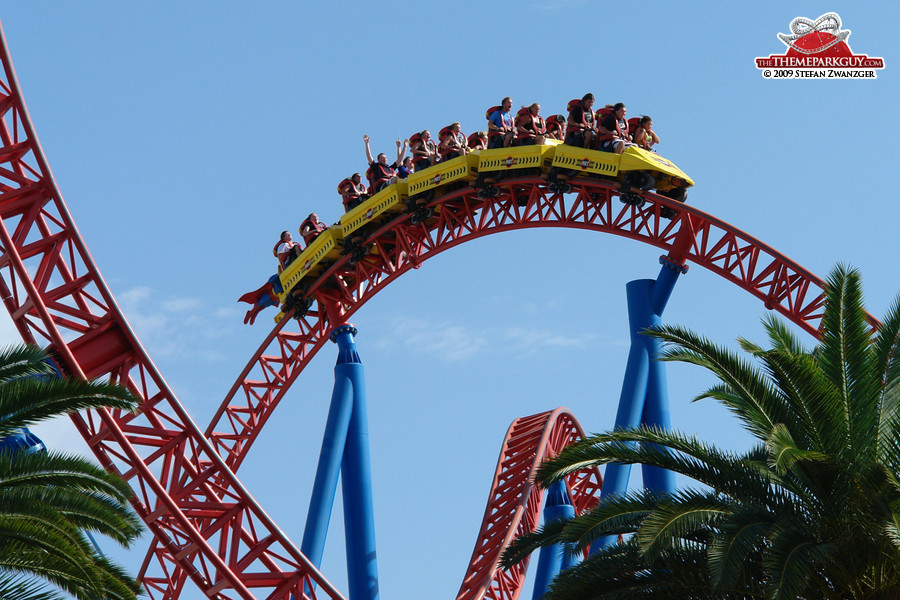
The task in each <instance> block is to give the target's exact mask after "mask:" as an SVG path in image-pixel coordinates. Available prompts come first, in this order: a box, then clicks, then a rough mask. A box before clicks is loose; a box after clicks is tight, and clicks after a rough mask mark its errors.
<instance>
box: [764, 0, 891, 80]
mask: <svg viewBox="0 0 900 600" xmlns="http://www.w3.org/2000/svg"><path fill="white" fill-rule="evenodd" d="M789 29H790V33H779V34H778V39H779V40H781V41H782V42H783V43H784V45H785V46H787V51H786V52H785V53H784V54H770V55H769V56H768V57H759V56H758V57H756V68H757V69H759V70H760V71H762V75H763V77H765V78H766V79H876V78H877V77H878V74H877V71H879V70H881V69H883V68H884V59H883V58H881V57H871V56H868V55H866V54H854V53H853V51H852V50H850V46H849V45H848V44H847V38H848V37H850V30H849V29H842V24H841V17H840V16H838V14H837V13H833V12H831V13H825V14H824V15H822V16H821V17H819V18H818V19H816V20H815V21H813V20H811V19H807V18H806V17H797V18H796V19H794V20H793V21H791V24H790V26H789Z"/></svg>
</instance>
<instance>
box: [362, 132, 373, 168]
mask: <svg viewBox="0 0 900 600" xmlns="http://www.w3.org/2000/svg"><path fill="white" fill-rule="evenodd" d="M363 141H364V142H365V143H366V164H369V165H371V164H372V163H373V162H375V159H374V158H372V151H371V150H370V149H369V135H368V134H366V135H364V136H363Z"/></svg>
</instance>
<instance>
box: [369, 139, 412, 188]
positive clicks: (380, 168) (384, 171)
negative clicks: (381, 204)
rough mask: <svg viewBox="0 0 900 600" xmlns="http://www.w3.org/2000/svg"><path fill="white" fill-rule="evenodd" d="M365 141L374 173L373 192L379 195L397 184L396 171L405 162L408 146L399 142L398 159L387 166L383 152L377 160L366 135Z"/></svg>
mask: <svg viewBox="0 0 900 600" xmlns="http://www.w3.org/2000/svg"><path fill="white" fill-rule="evenodd" d="M363 141H364V142H365V143H366V160H367V161H368V162H369V169H370V170H371V172H372V176H371V181H372V191H373V192H374V193H376V194H377V193H378V192H380V191H381V190H383V189H384V188H386V187H387V186H389V185H391V184H394V183H397V175H396V172H395V170H396V169H397V167H398V166H399V165H400V163H401V162H402V161H403V155H404V154H405V153H406V144H405V143H403V144H401V142H400V140H397V159H396V160H394V162H393V163H392V164H390V165H389V164H387V155H386V154H385V153H384V152H382V153H380V154H379V155H378V157H377V159H375V158H372V150H371V149H370V148H369V136H368V135H364V136H363Z"/></svg>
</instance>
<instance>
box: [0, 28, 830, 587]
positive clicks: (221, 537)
mask: <svg viewBox="0 0 900 600" xmlns="http://www.w3.org/2000/svg"><path fill="white" fill-rule="evenodd" d="M0 36H2V32H0ZM2 42H3V50H2V56H0V60H2V62H3V69H2V73H0V221H2V226H0V252H2V254H0V296H2V300H3V303H4V304H5V306H6V308H7V310H8V311H9V313H10V315H11V316H12V318H13V321H14V323H15V326H16V328H17V330H18V331H19V333H20V335H21V336H22V339H23V340H25V341H26V342H31V343H37V344H41V345H44V346H46V347H47V348H48V350H49V351H50V352H51V353H53V355H54V356H55V357H56V359H57V360H58V362H59V363H60V365H61V366H62V367H63V368H64V369H65V370H67V371H68V372H69V373H71V374H73V375H75V376H79V377H88V378H94V377H101V378H109V379H110V380H113V381H118V382H121V383H124V384H125V385H128V386H129V387H130V388H131V389H132V390H133V391H134V392H135V393H136V394H138V395H139V396H140V397H141V398H142V400H143V402H142V405H141V409H142V411H141V413H140V414H139V415H131V414H120V413H110V412H107V411H97V412H90V413H86V414H84V415H81V416H76V417H75V418H74V421H75V423H76V425H77V427H78V428H79V430H80V431H81V433H82V435H83V436H84V438H85V439H86V440H87V442H88V444H89V445H90V447H91V448H92V449H93V451H94V453H95V454H96V455H97V457H98V459H99V460H100V461H101V462H102V463H103V464H104V465H105V466H106V467H107V468H109V469H110V470H113V471H116V472H118V473H120V474H121V475H122V476H123V477H125V478H126V479H127V480H129V482H130V483H131V485H132V489H133V490H134V492H135V499H134V504H135V507H136V509H137V511H138V512H139V514H140V515H141V516H142V517H143V519H144V520H145V522H146V523H147V524H148V527H149V528H150V529H151V531H153V533H154V536H155V539H156V541H155V546H154V549H153V551H152V553H151V555H148V559H147V561H145V565H144V568H143V569H142V572H143V573H146V572H147V571H148V570H152V571H153V575H152V576H145V577H144V578H143V580H144V583H145V585H146V586H147V588H148V592H149V593H150V595H151V597H154V598H162V597H165V598H174V597H177V596H178V594H179V593H180V591H181V589H182V587H183V585H184V584H185V582H186V580H187V579H188V578H189V579H191V580H192V581H193V583H194V584H196V585H197V586H198V588H199V589H200V590H202V592H203V593H204V594H205V595H206V596H208V597H216V598H248V599H249V598H254V597H257V596H261V597H267V598H284V599H287V598H289V597H297V598H299V597H303V595H304V593H303V592H304V588H307V589H313V588H316V589H318V590H319V597H322V596H326V595H327V596H328V597H331V598H340V597H341V596H340V594H339V593H338V592H337V591H336V590H335V589H334V588H333V587H332V586H331V585H330V584H329V583H328V582H327V581H326V580H325V579H324V578H323V577H322V576H321V575H320V574H319V573H318V572H317V571H316V570H315V569H314V568H313V567H312V566H311V565H310V564H309V562H308V561H307V560H306V558H305V557H304V556H303V555H302V554H301V553H300V552H299V550H297V548H296V547H295V546H294V545H293V544H292V543H291V541H290V540H289V539H287V538H286V536H284V534H283V533H282V532H281V531H280V530H279V529H278V527H277V526H276V525H275V524H274V523H273V522H272V521H271V519H270V518H269V517H268V516H267V515H266V514H265V512H264V511H263V510H262V509H261V508H260V507H259V506H258V505H257V504H256V503H255V501H254V500H253V499H252V497H251V496H250V495H249V494H248V492H247V491H246V490H245V489H244V488H243V487H242V485H241V484H240V482H239V481H238V480H237V478H236V477H235V475H234V471H235V470H236V469H237V468H238V467H239V466H240V464H241V461H242V460H243V458H244V456H245V455H246V452H247V451H248V449H249V448H250V446H251V445H252V443H253V441H254V439H255V438H256V436H257V435H258V433H259V431H260V429H261V427H262V426H263V425H264V424H265V422H266V421H267V419H268V418H269V417H270V415H271V412H272V410H273V409H274V408H275V406H276V405H277V404H278V402H279V401H280V400H281V398H282V397H283V395H284V394H285V392H286V391H287V389H288V388H289V387H290V385H291V384H292V383H293V382H294V381H295V380H296V378H297V377H298V375H299V374H300V372H301V371H302V370H303V368H304V367H305V365H306V364H307V363H308V362H309V360H310V359H311V358H312V356H314V355H315V353H316V352H317V351H318V350H319V349H320V348H321V347H322V346H324V344H325V340H327V339H328V334H329V333H330V332H331V330H332V329H334V327H336V326H339V325H342V324H344V323H346V322H347V319H348V318H349V317H350V316H351V315H352V314H353V313H354V312H355V311H356V310H358V309H359V308H360V307H361V306H362V305H363V304H365V302H366V301H367V300H368V299H369V298H371V297H372V296H374V295H375V294H376V293H377V292H378V291H379V290H381V289H382V288H383V287H385V286H386V285H387V284H389V283H390V282H391V281H393V280H394V279H396V278H397V277H399V276H400V275H402V274H403V273H405V272H406V271H408V270H409V269H411V268H415V267H417V266H419V265H420V264H421V263H422V262H423V261H424V260H427V259H428V258H429V257H431V256H434V255H436V254H438V253H440V252H442V251H444V250H447V249H449V248H452V247H454V246H456V245H458V244H461V243H464V242H466V241H468V240H472V239H476V238H478V237H481V236H484V235H489V234H492V233H498V232H502V231H510V230H514V229H521V228H527V227H571V228H579V229H588V230H593V231H600V232H606V233H612V234H615V235H620V236H624V237H628V238H631V239H635V240H639V241H642V242H645V243H648V244H651V245H653V246H656V247H658V248H661V249H662V250H663V251H665V252H667V254H668V260H670V261H672V262H674V263H676V264H679V265H681V264H684V263H685V262H686V261H690V262H693V263H695V264H698V265H700V266H703V267H705V268H707V269H709V270H711V271H713V272H715V273H717V274H719V275H721V276H722V277H724V278H725V279H727V280H729V281H731V282H733V283H735V284H736V285H738V286H739V287H741V288H742V289H744V290H746V291H748V292H749V293H751V294H753V295H754V296H756V297H757V298H759V299H760V300H762V301H763V302H764V303H765V305H766V306H767V307H768V308H771V309H775V310H777V311H779V312H780V313H782V314H783V315H784V316H786V317H787V318H788V319H789V320H791V321H793V322H794V323H796V324H797V325H798V326H800V327H801V328H802V329H804V330H806V331H808V332H810V333H812V334H815V332H816V330H817V329H818V322H819V320H820V318H821V305H822V291H821V285H822V284H821V281H820V280H819V279H817V278H816V277H814V276H813V275H811V274H810V273H809V272H807V271H806V270H804V269H802V268H801V267H799V266H798V265H796V264H795V263H793V262H792V261H790V260H789V259H787V258H786V257H784V256H783V255H781V254H779V253H777V252H775V251H774V250H772V249H771V248H769V247H768V246H766V245H764V244H762V243H761V242H759V241H758V240H756V239H754V238H752V237H750V236H748V235H747V234H745V233H743V232H741V231H739V230H737V229H736V228H734V227H732V226H731V225H728V224H727V223H724V222H722V221H720V220H718V219H716V218H715V217H712V216H710V215H707V214H705V213H703V212H701V211H699V210H697V209H695V208H692V207H689V206H683V205H679V204H677V203H674V202H673V201H671V200H669V199H667V198H663V197H660V196H656V195H654V194H650V193H646V194H644V197H645V199H646V200H648V203H647V204H646V205H645V206H644V207H643V208H636V207H634V206H630V205H623V204H621V203H620V202H619V201H618V191H617V190H616V189H615V188H614V187H612V186H611V185H610V184H608V183H605V182H603V181H600V180H592V179H576V180H573V181H572V191H571V193H569V192H567V193H565V194H563V193H559V192H552V191H551V190H550V189H549V187H548V186H547V183H546V181H544V180H543V179H540V178H521V179H511V180H505V181H503V182H502V183H501V185H500V186H499V189H500V194H499V195H498V196H497V197H494V198H491V199H480V198H478V195H477V194H476V193H475V192H474V190H472V189H470V188H465V189H461V190H457V191H455V192H452V193H448V194H445V195H443V196H442V197H439V198H436V199H435V200H434V201H433V202H432V205H434V206H435V207H439V208H440V211H439V215H438V217H437V218H436V219H434V220H431V221H429V222H428V224H427V226H425V225H422V224H419V225H413V224H412V223H411V222H410V220H409V217H408V216H407V215H401V216H399V217H397V218H396V219H395V220H393V221H392V222H390V223H387V224H385V225H384V226H382V227H381V228H380V229H379V230H378V231H374V232H371V234H370V238H369V239H370V241H371V242H372V243H373V248H374V252H373V253H372V254H369V255H368V256H367V257H366V258H365V260H362V261H361V262H359V263H357V264H355V265H353V266H350V265H349V262H348V260H347V259H346V258H344V259H342V260H341V261H339V262H337V263H336V264H334V265H332V266H331V268H330V269H329V270H328V271H326V272H325V273H324V274H323V275H322V276H321V277H320V278H319V279H318V280H317V281H316V282H315V283H314V285H313V286H312V289H311V290H310V293H312V294H313V295H314V296H315V297H316V299H317V300H318V305H319V310H317V311H315V312H311V313H309V314H307V315H306V316H304V317H303V318H301V319H300V320H299V321H294V320H292V319H285V320H283V321H282V323H281V324H280V325H278V326H277V327H276V328H275V329H274V330H273V331H272V332H271V333H270V334H269V336H268V337H267V338H266V340H265V341H264V342H263V344H262V345H261V346H260V348H259V349H258V351H257V352H256V353H255V355H254V357H253V358H252V359H251V361H250V362H249V363H248V365H247V367H246V368H245V369H244V371H243V372H242V373H241V375H240V376H239V378H238V381H237V382H236V383H235V385H234V387H233V388H232V390H231V391H230V392H229V394H228V396H227V398H226V400H225V401H224V403H223V404H222V406H221V407H220V409H219V411H218V412H217V414H216V415H215V417H214V419H213V421H212V423H211V424H210V426H209V427H208V429H207V430H206V432H205V435H204V434H203V433H201V432H200V431H199V430H198V428H197V427H196V425H195V424H194V423H193V422H192V421H191V418H190V416H189V415H188V414H187V413H186V411H185V410H184V408H183V407H182V406H181V405H180V404H179V403H178V401H177V399H176V398H175V397H174V395H173V394H172V392H171V390H169V389H168V387H167V385H166V383H165V381H164V380H163V378H162V376H161V375H160V374H159V372H158V371H157V369H156V368H155V366H154V365H153V363H152V362H151V361H150V359H149V357H148V356H147V354H146V352H145V351H144V349H143V348H142V347H141V345H140V343H139V342H138V340H137V338H136V337H135V335H134V333H133V332H132V331H131V329H130V327H129V326H128V324H127V322H126V320H125V318H124V317H123V316H122V314H121V312H120V310H119V308H118V307H117V306H116V303H115V301H114V299H113V297H112V295H111V294H110V292H109V290H108V289H107V286H106V284H105V282H104V281H103V279H102V277H101V276H100V273H99V271H98V270H97V268H96V267H95V266H94V264H93V261H92V259H91V257H90V254H89V252H88V251H87V248H86V247H85V245H84V243H83V241H82V240H81V238H80V235H79V233H78V231H77V228H76V227H75V224H74V222H73V221H72V218H71V216H70V214H69V212H68V209H67V207H66V206H65V204H64V202H63V201H62V197H61V195H60V194H59V191H58V189H57V188H56V185H55V183H54V181H53V178H52V175H51V173H50V169H49V167H48V165H47V162H46V160H45V158H44V156H43V154H42V151H41V149H40V146H39V143H38V141H37V138H36V136H35V134H34V130H33V128H32V125H31V122H30V120H29V118H28V115H27V112H26V109H25V106H24V102H23V100H22V96H21V93H20V91H19V88H18V84H17V82H16V78H15V74H14V71H13V68H12V64H11V62H10V60H9V56H8V52H7V49H6V42H5V39H3V40H2ZM662 207H668V208H673V209H675V210H676V211H677V215H676V217H675V218H673V219H671V220H666V219H663V218H661V217H660V209H661V208H662ZM323 307H325V308H327V310H324V309H323ZM473 568H474V567H473ZM470 579H471V578H470V577H467V578H466V581H469V580H470Z"/></svg>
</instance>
